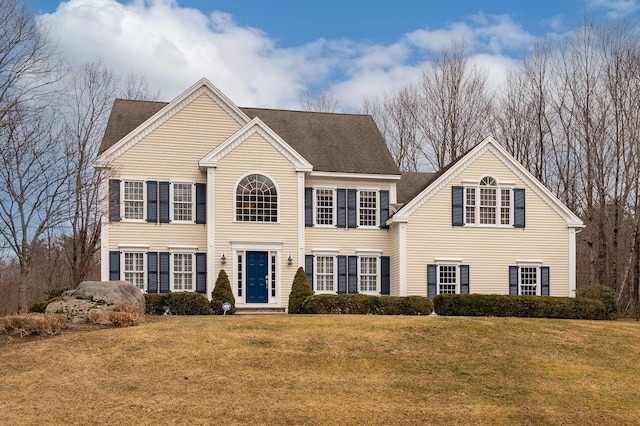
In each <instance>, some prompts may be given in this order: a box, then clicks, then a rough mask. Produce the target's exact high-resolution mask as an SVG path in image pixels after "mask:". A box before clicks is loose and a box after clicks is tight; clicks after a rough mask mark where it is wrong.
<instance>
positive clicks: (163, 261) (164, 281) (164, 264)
mask: <svg viewBox="0 0 640 426" xmlns="http://www.w3.org/2000/svg"><path fill="white" fill-rule="evenodd" d="M169 262H170V257H169V253H168V252H162V253H160V262H159V263H160V293H169V288H170V286H169Z"/></svg>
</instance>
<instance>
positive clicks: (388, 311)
mask: <svg viewBox="0 0 640 426" xmlns="http://www.w3.org/2000/svg"><path fill="white" fill-rule="evenodd" d="M302 309H303V312H305V313H308V314H360V315H429V314H431V313H432V312H433V304H432V303H431V301H430V300H429V299H428V298H427V297H422V296H409V297H398V296H368V295H366V294H317V295H314V296H309V297H307V298H306V299H305V301H304V303H303V304H302Z"/></svg>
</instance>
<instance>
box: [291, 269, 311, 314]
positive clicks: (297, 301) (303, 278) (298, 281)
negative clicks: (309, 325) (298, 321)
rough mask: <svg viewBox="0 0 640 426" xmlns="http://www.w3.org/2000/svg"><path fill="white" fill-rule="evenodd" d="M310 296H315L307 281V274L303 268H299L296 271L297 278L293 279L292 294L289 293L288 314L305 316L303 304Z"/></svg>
mask: <svg viewBox="0 0 640 426" xmlns="http://www.w3.org/2000/svg"><path fill="white" fill-rule="evenodd" d="M309 296H313V290H312V289H311V286H310V285H309V280H307V274H306V273H305V272H304V269H302V267H299V268H298V270H297V271H296V276H295V277H294V278H293V285H292V286H291V293H289V309H288V310H287V312H289V313H290V314H303V313H304V311H303V310H302V303H303V302H304V299H306V298H307V297H309Z"/></svg>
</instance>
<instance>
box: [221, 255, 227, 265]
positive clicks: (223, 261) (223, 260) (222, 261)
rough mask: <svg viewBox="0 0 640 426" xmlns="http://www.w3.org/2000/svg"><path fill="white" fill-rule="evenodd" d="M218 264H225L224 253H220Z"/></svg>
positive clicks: (225, 257)
mask: <svg viewBox="0 0 640 426" xmlns="http://www.w3.org/2000/svg"><path fill="white" fill-rule="evenodd" d="M220 263H222V264H223V265H224V264H225V263H227V256H225V255H224V253H222V256H220Z"/></svg>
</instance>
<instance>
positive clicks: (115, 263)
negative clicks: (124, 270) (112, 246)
mask: <svg viewBox="0 0 640 426" xmlns="http://www.w3.org/2000/svg"><path fill="white" fill-rule="evenodd" d="M119 279H120V252H119V251H110V252H109V281H118V280H119Z"/></svg>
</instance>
